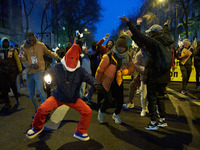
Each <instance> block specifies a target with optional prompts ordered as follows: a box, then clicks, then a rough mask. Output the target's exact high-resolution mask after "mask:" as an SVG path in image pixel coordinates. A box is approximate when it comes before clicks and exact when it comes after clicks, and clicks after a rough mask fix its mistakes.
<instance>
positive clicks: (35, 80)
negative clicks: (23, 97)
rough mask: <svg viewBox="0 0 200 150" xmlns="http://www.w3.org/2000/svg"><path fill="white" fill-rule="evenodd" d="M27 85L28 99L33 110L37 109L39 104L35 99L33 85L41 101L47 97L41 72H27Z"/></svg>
mask: <svg viewBox="0 0 200 150" xmlns="http://www.w3.org/2000/svg"><path fill="white" fill-rule="evenodd" d="M26 78H27V86H28V91H29V96H30V99H31V101H32V103H33V105H34V108H35V110H37V109H38V107H39V104H38V101H37V99H36V94H35V85H36V87H37V91H38V93H39V95H40V99H41V101H42V103H43V102H44V101H45V100H46V99H47V96H46V93H45V91H44V89H43V83H44V81H43V72H36V73H35V74H29V75H27V77H26Z"/></svg>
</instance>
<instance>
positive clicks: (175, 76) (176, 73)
mask: <svg viewBox="0 0 200 150" xmlns="http://www.w3.org/2000/svg"><path fill="white" fill-rule="evenodd" d="M179 63H180V62H179V60H177V59H175V69H174V70H172V69H171V72H170V76H171V81H182V73H181V69H180V66H179ZM123 79H124V80H132V79H131V76H130V75H129V76H123ZM189 82H196V71H195V68H194V60H193V59H192V72H191V74H190V79H189Z"/></svg>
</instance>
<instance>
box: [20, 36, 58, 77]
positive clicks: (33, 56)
mask: <svg viewBox="0 0 200 150" xmlns="http://www.w3.org/2000/svg"><path fill="white" fill-rule="evenodd" d="M20 53H22V54H23V55H22V57H21V60H22V63H23V65H24V66H25V67H26V68H28V71H27V74H35V73H36V72H38V71H40V72H44V70H45V62H44V57H43V56H44V55H47V56H48V57H51V58H55V59H59V56H58V55H57V54H56V53H54V52H51V51H50V50H48V49H47V47H46V46H45V45H44V44H43V43H41V42H39V41H38V40H37V39H36V42H35V44H34V45H33V46H31V45H30V44H29V43H28V42H27V41H25V42H24V44H23V45H22V46H21V48H20ZM33 61H36V64H37V65H38V66H39V68H38V69H33V68H30V66H31V64H34V63H35V62H33Z"/></svg>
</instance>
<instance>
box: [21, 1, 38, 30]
mask: <svg viewBox="0 0 200 150" xmlns="http://www.w3.org/2000/svg"><path fill="white" fill-rule="evenodd" d="M22 2H23V6H24V14H25V18H26V31H25V34H26V33H27V32H28V30H29V20H28V17H29V16H30V14H31V12H32V10H33V6H34V3H35V0H30V1H29V2H27V1H26V2H25V0H22Z"/></svg>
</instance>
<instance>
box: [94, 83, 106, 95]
mask: <svg viewBox="0 0 200 150" xmlns="http://www.w3.org/2000/svg"><path fill="white" fill-rule="evenodd" d="M94 88H95V90H96V91H97V92H98V93H101V94H104V93H105V92H106V91H105V89H104V87H103V86H102V85H101V84H95V85H94Z"/></svg>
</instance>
